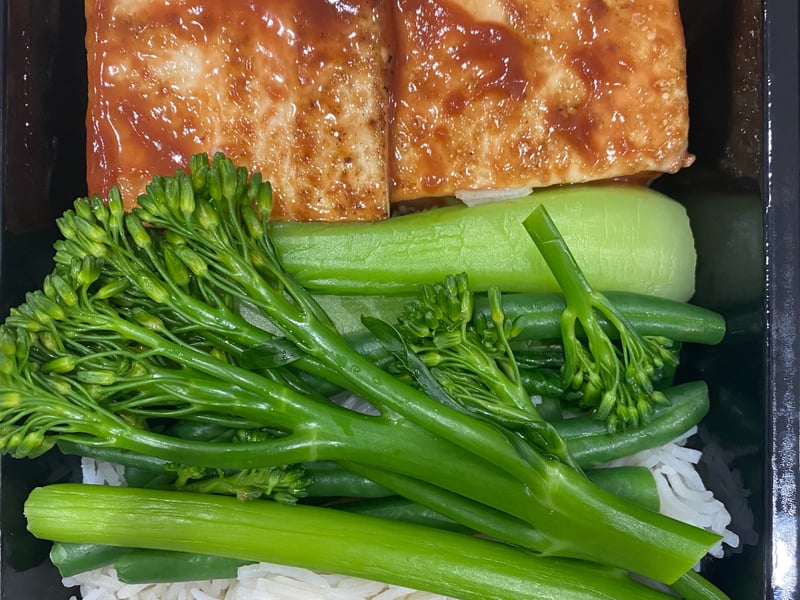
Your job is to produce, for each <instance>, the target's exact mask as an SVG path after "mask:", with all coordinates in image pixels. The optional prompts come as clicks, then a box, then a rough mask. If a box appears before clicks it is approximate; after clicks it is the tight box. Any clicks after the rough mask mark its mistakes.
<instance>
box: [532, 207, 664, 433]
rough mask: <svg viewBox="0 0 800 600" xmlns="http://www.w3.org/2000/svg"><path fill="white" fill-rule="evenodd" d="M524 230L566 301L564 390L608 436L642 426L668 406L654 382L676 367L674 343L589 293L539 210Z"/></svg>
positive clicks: (560, 239) (546, 216) (565, 248)
mask: <svg viewBox="0 0 800 600" xmlns="http://www.w3.org/2000/svg"><path fill="white" fill-rule="evenodd" d="M524 226H525V229H526V230H527V231H528V233H529V234H530V236H531V237H532V238H533V240H534V242H535V243H536V246H537V247H538V248H539V251H540V252H541V254H542V256H543V257H544V259H545V261H546V262H547V265H548V266H549V267H550V271H551V272H552V273H553V276H554V277H555V278H556V281H557V282H558V284H559V286H560V287H561V290H562V291H563V293H564V297H565V299H566V308H565V309H564V312H563V313H562V316H561V337H562V340H563V347H564V365H563V367H562V377H563V382H564V385H565V386H567V387H568V388H570V389H572V390H575V391H578V392H580V395H579V403H580V406H581V407H582V408H588V409H591V410H593V411H594V413H595V415H596V416H597V418H598V419H601V420H605V421H606V423H607V425H608V428H609V429H610V430H612V431H613V430H616V429H618V428H623V429H624V428H627V427H637V426H638V425H639V424H640V423H642V422H646V421H647V420H648V419H649V418H650V416H651V415H652V413H653V408H654V406H656V405H658V404H663V403H665V402H667V399H666V397H665V396H664V394H663V393H662V392H660V391H658V390H656V389H655V387H654V385H653V380H654V379H657V378H658V377H659V374H660V371H661V370H663V369H665V368H666V369H670V368H673V367H674V366H675V364H676V362H677V355H676V352H675V348H674V343H673V342H672V341H671V340H669V339H667V338H664V337H660V336H641V335H639V333H638V332H637V330H636V329H635V328H634V327H633V326H632V325H631V324H630V323H629V322H628V320H627V319H626V318H625V316H624V315H623V314H622V313H621V312H620V311H619V310H617V308H616V307H615V306H614V305H613V304H612V303H611V302H610V301H609V300H608V298H607V297H606V296H605V295H604V294H602V293H601V292H599V291H597V290H595V289H593V288H592V286H591V285H590V284H589V282H588V281H587V280H586V278H585V277H584V275H583V273H582V272H581V269H580V267H579V266H578V263H577V261H576V260H575V258H574V257H573V255H572V252H570V250H569V247H568V246H567V244H566V242H565V241H564V238H563V237H562V236H561V234H560V232H559V231H558V229H557V227H556V225H555V223H553V220H552V219H551V218H550V215H549V214H548V212H547V209H546V208H545V207H544V206H543V205H542V206H539V207H538V208H537V209H536V210H534V211H533V212H532V213H531V215H530V216H529V217H528V218H527V219H526V220H525V222H524ZM601 319H605V320H606V321H607V322H608V324H609V325H610V326H611V327H612V328H613V330H614V332H615V333H616V335H617V336H618V337H619V343H618V344H615V343H614V341H613V340H612V338H611V337H610V336H609V335H608V334H607V333H606V332H605V331H604V330H603V326H602V323H601ZM579 331H580V332H581V334H582V335H579ZM584 339H585V341H584Z"/></svg>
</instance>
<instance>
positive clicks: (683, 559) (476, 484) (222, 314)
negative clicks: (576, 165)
mask: <svg viewBox="0 0 800 600" xmlns="http://www.w3.org/2000/svg"><path fill="white" fill-rule="evenodd" d="M270 200H271V198H270V188H269V186H268V185H267V184H264V183H262V182H261V180H260V177H258V176H257V175H253V176H252V177H251V176H249V175H248V173H247V171H246V170H245V169H243V168H236V167H235V166H234V165H233V164H232V163H231V162H230V161H228V160H227V159H225V158H224V157H222V156H217V157H215V158H214V160H213V162H209V161H208V158H207V157H204V156H197V157H194V158H193V159H192V161H191V171H190V173H187V174H183V173H179V174H177V175H175V176H174V177H161V178H156V179H155V180H154V181H153V182H152V183H151V184H150V185H149V186H148V191H147V194H146V195H144V196H142V197H141V198H140V199H139V205H140V208H138V209H136V210H135V211H134V212H133V213H132V214H125V213H124V212H123V209H122V202H121V199H120V198H119V196H118V195H116V194H115V193H112V194H111V195H110V197H109V198H108V204H106V203H104V202H103V201H102V200H100V199H99V198H92V199H88V200H87V199H81V200H78V201H77V202H76V203H75V209H74V211H70V212H68V213H65V215H64V217H63V218H62V219H61V220H60V221H59V226H60V228H61V231H62V233H63V235H64V240H62V241H61V242H59V243H58V245H57V252H56V257H55V258H56V268H55V270H54V272H53V273H52V274H51V275H50V276H49V277H48V278H47V280H46V282H45V283H44V285H43V289H42V290H40V291H37V292H32V293H31V294H29V296H28V297H27V302H26V303H25V304H24V305H22V306H20V307H19V308H18V309H15V310H14V311H12V314H11V315H10V316H9V318H8V320H7V321H6V324H5V325H4V326H3V327H2V328H0V351H1V352H0V374H1V375H0V382H1V383H0V388H2V389H0V393H1V394H2V395H1V396H0V397H1V398H2V402H0V442H1V443H2V450H3V451H4V452H6V453H9V454H12V455H14V456H18V457H24V456H35V455H37V454H39V453H41V452H43V451H46V450H47V449H49V448H50V447H52V446H53V444H55V443H56V442H57V441H63V442H73V443H78V444H90V445H95V446H106V447H114V448H119V449H124V450H129V451H133V452H136V453H140V454H144V455H149V456H154V457H157V458H160V459H163V460H169V461H173V462H176V463H179V464H181V465H189V466H192V465H194V466H199V467H203V468H206V469H217V468H218V469H234V470H238V469H259V468H267V467H273V466H282V465H291V464H294V463H298V462H314V461H319V460H332V461H336V462H339V463H341V464H342V465H343V466H345V467H346V468H348V469H351V470H353V471H354V472H356V473H359V470H358V469H363V470H372V471H376V472H377V473H378V474H381V475H384V476H385V478H386V479H387V480H390V479H391V480H392V481H393V482H394V483H393V484H392V485H393V486H395V485H396V486H397V487H393V491H395V492H397V493H400V494H403V491H404V490H411V489H412V487H413V485H416V484H417V483H419V484H421V487H420V488H419V490H418V491H420V493H421V496H420V499H419V500H422V501H421V502H420V503H422V504H424V505H426V506H428V507H429V508H432V509H434V510H437V511H438V510H440V509H446V508H447V507H446V506H443V503H444V502H445V501H450V500H452V499H458V500H459V502H460V504H459V506H461V507H462V509H463V510H460V511H456V512H458V513H459V514H464V515H466V514H468V513H470V511H471V513H470V514H480V515H482V516H483V517H486V518H482V519H478V520H476V521H474V522H470V523H469V525H470V526H472V525H475V526H479V528H478V529H477V530H478V531H480V532H481V533H487V534H489V535H491V534H492V533H493V532H500V531H503V530H506V531H507V530H509V527H508V526H509V524H510V523H513V522H515V521H517V522H520V523H522V524H524V525H525V528H526V529H525V530H526V531H531V532H533V534H532V535H530V536H528V538H527V542H526V544H527V546H528V547H529V548H530V549H532V550H536V551H538V552H541V553H544V554H550V555H560V556H564V557H570V558H576V559H584V560H592V561H596V562H598V563H602V564H605V565H609V566H613V567H617V568H621V569H624V570H626V571H630V572H633V573H638V574H642V575H645V576H648V577H652V578H654V579H657V580H661V581H664V582H668V583H669V582H672V581H674V580H676V579H678V578H679V577H681V576H682V575H683V574H684V573H685V572H686V571H687V570H688V569H689V568H691V566H692V565H694V564H695V563H696V562H697V561H698V560H699V559H700V558H701V557H702V556H703V555H704V554H705V553H706V552H707V550H708V549H709V548H710V547H711V546H712V545H713V544H714V543H715V542H716V541H718V536H716V535H714V534H711V533H708V532H705V531H702V530H699V529H697V528H695V527H692V526H689V525H687V524H683V523H679V522H677V521H674V520H672V519H670V518H667V517H664V516H662V515H659V514H656V513H653V512H652V511H649V510H646V509H643V508H640V507H638V506H636V505H634V504H633V503H630V502H628V501H625V500H623V499H621V498H619V497H617V496H615V495H614V494H611V493H609V492H607V491H605V490H603V489H602V488H600V487H599V486H596V485H594V484H592V483H591V482H590V481H589V479H587V478H586V477H585V476H584V475H583V474H581V473H580V472H578V471H577V470H575V469H573V468H571V467H570V466H568V465H565V464H564V463H563V462H559V461H556V460H553V459H552V457H551V456H550V455H549V454H545V453H543V452H541V450H540V449H539V448H538V447H537V446H536V445H532V444H531V443H529V440H527V439H526V438H524V437H522V436H520V435H518V434H517V433H516V432H515V431H513V430H512V429H509V428H508V427H505V426H504V425H503V424H502V423H500V422H497V421H492V420H487V419H485V418H477V417H475V416H474V415H472V414H469V413H467V412H464V411H463V410H460V409H459V408H458V407H455V406H452V405H450V404H449V403H447V402H444V403H442V402H440V401H438V400H436V399H434V398H431V397H430V396H428V395H427V394H425V393H423V392H421V391H420V390H419V389H417V388H415V387H413V386H411V385H408V384H407V383H406V382H404V381H403V380H401V379H400V378H398V377H395V376H392V375H390V374H389V373H387V372H386V371H385V370H383V369H381V368H380V367H379V366H377V365H375V364H374V363H373V362H372V361H370V360H369V359H367V358H365V357H364V356H362V355H361V354H359V353H358V352H357V351H356V350H355V349H354V348H353V347H352V346H351V345H350V344H349V343H348V341H347V340H346V339H345V338H343V337H342V336H341V335H340V334H339V333H338V332H337V331H336V330H335V327H334V326H333V324H332V323H331V322H330V321H329V319H328V317H327V315H326V314H325V313H324V311H322V310H321V309H320V307H319V305H318V304H317V303H316V302H315V300H314V298H313V297H312V296H311V295H310V294H309V293H308V291H307V290H306V289H304V288H303V287H302V285H300V284H298V282H297V281H296V280H295V279H294V278H293V277H292V276H291V275H289V274H287V273H286V272H285V271H284V269H283V267H282V265H281V263H280V261H279V260H278V257H277V253H276V251H275V248H274V247H273V245H272V239H271V238H270V236H269V235H268V234H267V233H268V231H269V230H270V228H271V227H270V224H269V223H268V217H269V211H270V208H271V206H270ZM531 246H532V244H531ZM242 302H247V303H248V305H249V306H250V307H251V308H252V310H254V311H257V312H259V313H260V314H261V317H262V319H264V320H266V321H268V322H269V323H270V325H271V327H270V331H273V332H279V333H280V335H281V336H282V337H276V336H275V335H273V334H272V333H269V332H268V331H265V330H264V329H262V328H260V327H257V326H255V325H252V324H251V323H249V322H248V321H247V320H246V319H244V318H242V316H241V315H240V314H239V313H238V308H239V306H240V305H241V303H242ZM264 346H269V347H271V348H272V355H273V361H272V364H271V365H269V368H259V369H251V368H244V367H243V366H242V365H241V363H240V359H241V357H242V355H243V353H244V352H246V351H247V350H248V349H252V348H263V347H264ZM298 371H303V372H305V373H309V374H311V375H313V376H314V377H317V378H319V379H322V380H326V381H328V382H330V383H333V384H335V385H336V386H339V387H342V388H344V389H348V390H350V391H352V392H354V393H355V394H357V395H358V396H360V397H362V398H364V399H365V400H366V401H367V402H369V403H371V404H372V405H373V406H374V407H375V408H376V409H377V411H378V413H379V414H377V415H368V414H359V413H356V412H353V411H351V410H349V409H346V408H343V407H341V406H337V405H335V404H333V403H331V402H330V401H329V400H328V398H327V397H326V396H325V395H324V394H322V393H320V391H319V390H318V389H316V388H315V387H314V386H312V385H309V384H308V381H307V380H305V379H303V378H302V377H298V376H297V372H298ZM173 420H181V421H186V420H189V421H191V420H195V421H199V422H203V423H213V424H216V425H220V426H222V427H227V428H232V429H236V430H238V431H239V432H240V433H241V435H239V436H238V437H237V439H236V440H233V441H206V440H198V439H183V438H179V437H177V436H175V435H171V434H170V432H169V424H170V423H171V422H172V421H173ZM442 465H446V468H442ZM362 474H363V473H362ZM376 481H378V483H384V482H383V481H381V480H377V479H376ZM415 489H417V488H415ZM205 496H207V495H204V497H205ZM181 498H183V496H181ZM204 501H207V500H204ZM287 514H291V513H287ZM443 514H446V513H445V512H443ZM94 518H95V519H97V514H94ZM109 519H110V517H106V518H103V519H102V520H103V521H108V520H109ZM129 533H130V534H131V535H132V536H136V535H141V534H142V526H141V524H137V526H136V527H135V531H131V532H129ZM204 537H205V536H204ZM205 539H208V538H205ZM65 541H67V540H65ZM85 541H91V540H85ZM217 541H218V540H215V543H216V542H217ZM403 550H405V551H406V552H408V551H409V548H405V549H403V548H399V549H398V551H399V552H401V551H403ZM540 583H541V582H534V583H532V584H531V586H532V589H534V588H535V586H537V585H539V584H540ZM637 597H639V596H637Z"/></svg>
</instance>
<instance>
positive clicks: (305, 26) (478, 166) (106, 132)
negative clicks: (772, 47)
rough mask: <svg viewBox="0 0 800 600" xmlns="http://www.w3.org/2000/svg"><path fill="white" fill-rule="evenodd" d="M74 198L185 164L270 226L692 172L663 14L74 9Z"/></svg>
mask: <svg viewBox="0 0 800 600" xmlns="http://www.w3.org/2000/svg"><path fill="white" fill-rule="evenodd" d="M86 17H87V36H86V43H87V51H88V69H89V107H88V111H87V133H88V144H87V153H88V157H87V159H88V160H87V163H88V165H89V167H88V184H89V189H90V190H91V191H92V192H98V193H106V192H107V191H108V189H109V188H110V186H111V185H113V184H118V185H119V186H120V189H121V191H122V193H123V197H124V198H125V199H126V202H127V203H128V205H129V206H130V205H132V204H133V203H134V202H135V198H136V196H137V195H138V194H139V193H141V192H142V191H143V187H144V184H145V183H146V182H147V181H148V180H149V179H150V178H151V177H152V175H154V174H156V173H171V172H173V171H174V170H175V169H177V168H179V167H185V166H186V164H187V161H188V157H189V156H190V155H191V154H193V153H196V152H210V153H213V152H215V151H217V150H221V151H223V152H225V153H226V154H227V155H228V156H229V157H230V158H232V159H233V160H234V161H235V162H236V163H238V164H242V165H245V166H247V167H249V168H251V169H254V170H258V171H261V172H262V174H263V175H264V176H265V178H267V179H269V180H270V181H271V182H272V184H273V188H274V190H275V204H276V207H275V211H274V217H275V218H276V219H285V220H322V221H357V220H362V221H371V220H379V219H382V218H385V217H387V216H389V212H390V204H391V203H392V202H400V201H404V200H410V199H417V198H426V197H440V196H452V195H455V194H457V193H458V192H461V191H466V190H469V191H487V190H505V189H517V188H532V187H543V186H550V185H555V184H562V183H577V182H586V181H597V180H605V179H613V178H630V177H634V178H644V179H646V178H649V177H652V176H655V175H657V174H659V173H672V172H675V171H677V170H679V169H680V168H682V167H684V166H687V165H689V164H691V161H692V156H691V155H690V154H689V153H688V151H687V140H688V128H689V120H688V98H687V93H686V74H685V46H684V40H683V30H682V26H681V21H680V16H679V13H678V2H677V0H580V1H579V0H569V1H567V0H548V1H546V2H545V1H544V0H387V1H385V2H381V1H379V0H372V1H368V0H362V1H355V0H349V1H344V0H225V2H218V1H216V0H174V1H172V2H169V3H166V2H163V1H160V2H157V1H155V0H86Z"/></svg>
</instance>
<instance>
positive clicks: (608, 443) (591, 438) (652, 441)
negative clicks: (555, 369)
mask: <svg viewBox="0 0 800 600" xmlns="http://www.w3.org/2000/svg"><path fill="white" fill-rule="evenodd" d="M665 395H666V396H667V399H668V400H669V402H670V403H669V405H665V406H658V407H656V408H655V411H654V414H653V415H652V417H651V418H650V420H649V421H648V422H646V423H644V424H643V425H642V426H641V427H639V428H637V429H630V430H627V431H618V432H615V433H611V432H609V431H608V428H607V427H606V424H605V421H599V420H595V419H592V418H587V417H577V418H573V419H563V420H561V421H555V422H554V423H553V425H554V426H555V428H556V430H557V431H558V432H559V434H560V435H561V436H562V437H563V438H564V439H565V440H566V442H567V447H568V448H569V452H570V454H571V456H572V457H573V458H574V459H575V461H576V462H577V463H578V464H579V465H581V466H591V465H596V464H600V463H604V462H608V461H611V460H614V459H617V458H622V457H624V456H629V455H631V454H634V453H636V452H640V451H642V450H649V449H651V448H656V447H658V446H662V445H663V444H666V443H668V442H670V441H672V440H674V439H675V438H677V437H679V436H680V435H682V434H684V433H685V432H686V431H688V430H689V429H690V428H691V427H693V426H694V425H696V424H697V423H699V422H700V419H702V418H703V417H704V416H705V415H706V413H707V412H708V409H709V397H708V386H707V385H706V384H705V382H702V381H692V382H688V383H682V384H679V385H677V386H675V387H673V388H670V389H669V390H666V391H665Z"/></svg>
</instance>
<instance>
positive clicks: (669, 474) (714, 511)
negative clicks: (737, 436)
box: [606, 427, 740, 558]
mask: <svg viewBox="0 0 800 600" xmlns="http://www.w3.org/2000/svg"><path fill="white" fill-rule="evenodd" d="M695 433H697V428H696V427H693V428H692V429H690V430H689V431H688V432H687V433H686V434H685V435H683V436H681V437H679V438H678V439H676V440H674V441H672V442H670V443H669V444H665V445H664V446H661V447H659V448H654V449H652V450H644V451H642V452H637V453H636V454H632V455H630V456H627V457H625V458H621V459H619V460H615V461H612V462H610V463H608V464H607V465H606V466H625V465H631V466H644V467H647V468H648V469H650V471H651V472H652V473H653V476H654V477H655V480H656V486H657V488H658V496H659V499H660V500H661V509H660V512H662V513H663V514H665V515H668V516H670V517H673V518H675V519H678V520H680V521H684V522H685V523H690V524H692V525H695V526H697V527H701V528H703V529H706V530H708V531H713V532H714V533H716V534H717V535H720V536H722V539H721V540H720V541H719V542H718V543H717V544H716V545H715V546H714V547H713V548H712V549H711V550H710V551H709V554H710V555H711V556H713V557H715V558H722V557H723V556H725V546H728V547H730V548H736V547H738V546H739V541H740V540H739V536H738V535H737V534H736V533H734V532H733V531H731V530H730V529H729V528H728V525H730V523H731V515H730V513H729V512H728V509H727V508H726V507H725V505H724V504H723V503H722V502H720V501H719V500H717V499H716V498H715V497H714V494H713V493H712V492H711V491H710V490H708V489H706V486H705V483H703V480H702V479H701V477H700V475H699V473H698V472H697V468H696V467H697V464H698V463H699V461H700V458H701V457H702V452H700V451H699V450H695V449H694V448H688V447H686V442H687V440H688V439H689V438H690V437H691V436H693V435H694V434H695Z"/></svg>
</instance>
